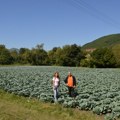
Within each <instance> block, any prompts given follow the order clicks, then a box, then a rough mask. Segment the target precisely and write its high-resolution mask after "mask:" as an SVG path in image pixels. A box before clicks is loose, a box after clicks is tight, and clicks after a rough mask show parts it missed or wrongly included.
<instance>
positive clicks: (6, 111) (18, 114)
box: [0, 90, 103, 120]
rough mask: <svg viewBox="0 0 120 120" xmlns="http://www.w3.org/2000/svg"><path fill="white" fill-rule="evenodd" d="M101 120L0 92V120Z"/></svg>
mask: <svg viewBox="0 0 120 120" xmlns="http://www.w3.org/2000/svg"><path fill="white" fill-rule="evenodd" d="M61 119H62V120H103V117H102V116H97V115H95V114H93V113H92V112H86V111H79V110H77V109H70V108H63V107H62V106H61V105H58V104H56V105H55V104H51V103H43V102H40V101H38V100H36V99H29V98H25V97H21V96H17V95H14V94H10V93H7V92H4V91H3V90H0V120H61Z"/></svg>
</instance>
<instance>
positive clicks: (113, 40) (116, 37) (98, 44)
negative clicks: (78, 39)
mask: <svg viewBox="0 0 120 120" xmlns="http://www.w3.org/2000/svg"><path fill="white" fill-rule="evenodd" d="M116 44H120V34H111V35H107V36H103V37H100V38H98V39H96V40H94V41H92V42H90V43H87V44H85V45H83V47H82V48H83V49H89V48H102V47H111V46H114V45H116Z"/></svg>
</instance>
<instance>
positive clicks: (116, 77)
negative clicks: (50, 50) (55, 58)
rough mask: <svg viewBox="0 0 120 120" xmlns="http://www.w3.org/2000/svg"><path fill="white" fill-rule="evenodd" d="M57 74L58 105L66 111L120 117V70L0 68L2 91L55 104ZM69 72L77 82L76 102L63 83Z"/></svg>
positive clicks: (108, 117) (109, 117) (109, 119)
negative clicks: (53, 81)
mask: <svg viewBox="0 0 120 120" xmlns="http://www.w3.org/2000/svg"><path fill="white" fill-rule="evenodd" d="M55 71H59V74H60V80H61V85H60V88H59V98H58V102H59V103H60V104H62V105H63V106H64V107H72V108H78V109H80V110H90V111H93V112H94V113H96V114H98V115H102V114H106V116H105V119H106V120H113V119H115V118H119V117H120V69H89V68H74V67H73V68H72V67H48V66H46V67H45V66H42V67H36V66H31V67H22V66H21V67H0V88H1V89H4V90H5V91H8V92H10V93H14V94H16V95H21V96H26V97H29V98H37V99H39V100H42V101H44V102H53V101H54V99H53V90H52V85H51V80H52V77H53V74H54V72H55ZM68 71H71V72H72V73H73V75H74V76H75V77H76V79H77V87H76V91H77V93H78V95H77V96H76V98H75V99H73V98H70V97H69V96H68V94H67V87H66V86H65V83H64V79H65V77H66V76H67V73H68Z"/></svg>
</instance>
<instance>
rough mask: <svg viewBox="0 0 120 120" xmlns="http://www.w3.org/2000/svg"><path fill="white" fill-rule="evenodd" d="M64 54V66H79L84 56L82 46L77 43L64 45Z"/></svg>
mask: <svg viewBox="0 0 120 120" xmlns="http://www.w3.org/2000/svg"><path fill="white" fill-rule="evenodd" d="M63 55H64V59H63V65H64V66H79V65H80V61H81V59H82V58H83V54H82V51H81V47H80V46H78V45H76V44H73V45H66V46H64V47H63Z"/></svg>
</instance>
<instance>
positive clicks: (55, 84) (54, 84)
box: [53, 77, 60, 86]
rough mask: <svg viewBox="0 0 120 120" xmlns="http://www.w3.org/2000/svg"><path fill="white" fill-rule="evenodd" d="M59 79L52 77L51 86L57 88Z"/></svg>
mask: <svg viewBox="0 0 120 120" xmlns="http://www.w3.org/2000/svg"><path fill="white" fill-rule="evenodd" d="M59 81H60V80H59V78H56V77H53V86H58V85H59Z"/></svg>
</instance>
